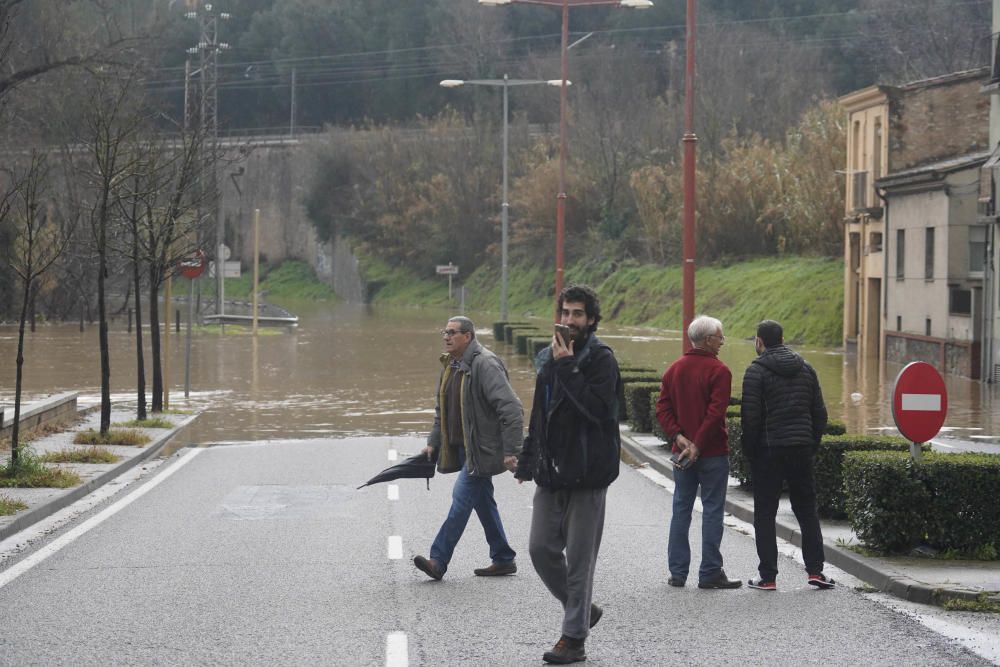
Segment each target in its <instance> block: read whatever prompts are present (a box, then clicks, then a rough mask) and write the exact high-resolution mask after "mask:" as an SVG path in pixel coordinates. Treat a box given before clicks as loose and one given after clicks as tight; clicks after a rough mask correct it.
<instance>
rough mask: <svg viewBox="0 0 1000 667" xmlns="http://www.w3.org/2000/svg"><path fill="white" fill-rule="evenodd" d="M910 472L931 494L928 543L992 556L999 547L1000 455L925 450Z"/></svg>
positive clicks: (967, 553) (926, 516)
mask: <svg viewBox="0 0 1000 667" xmlns="http://www.w3.org/2000/svg"><path fill="white" fill-rule="evenodd" d="M915 470H916V473H917V475H918V477H919V478H920V479H921V480H922V481H923V483H924V485H925V486H926V487H927V489H929V490H930V493H931V507H932V508H933V511H931V512H928V513H926V514H925V515H924V516H925V518H926V526H925V532H926V536H925V539H926V541H927V543H928V544H930V545H931V546H933V547H934V548H936V549H953V550H957V551H958V552H960V553H961V554H963V555H965V556H967V557H969V556H976V557H982V556H983V555H985V554H988V553H990V552H992V553H993V554H996V547H998V546H1000V502H997V500H998V499H1000V456H997V455H996V454H940V453H934V454H927V455H924V456H923V458H922V460H921V461H920V463H919V464H917V465H916V466H915ZM994 557H995V556H994Z"/></svg>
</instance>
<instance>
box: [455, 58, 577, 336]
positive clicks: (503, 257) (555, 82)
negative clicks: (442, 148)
mask: <svg viewBox="0 0 1000 667" xmlns="http://www.w3.org/2000/svg"><path fill="white" fill-rule="evenodd" d="M562 83H563V82H562V81H561V80H559V79H551V80H549V81H544V80H542V79H511V78H510V77H509V76H507V75H506V74H504V75H503V78H502V79H467V80H463V79H445V80H444V81H442V82H441V85H442V86H443V87H445V88H457V87H459V86H466V85H468V86H499V87H500V88H503V201H502V202H501V203H500V319H501V320H503V321H507V283H508V279H507V246H508V239H509V236H510V224H509V222H508V217H507V215H508V214H507V210H508V209H509V208H510V203H509V202H508V201H507V144H508V140H507V136H508V129H507V126H508V123H509V120H510V119H509V113H508V108H509V106H508V101H507V89H508V88H510V87H511V86H535V85H541V84H545V85H549V86H562ZM566 85H570V82H569V81H567V82H566Z"/></svg>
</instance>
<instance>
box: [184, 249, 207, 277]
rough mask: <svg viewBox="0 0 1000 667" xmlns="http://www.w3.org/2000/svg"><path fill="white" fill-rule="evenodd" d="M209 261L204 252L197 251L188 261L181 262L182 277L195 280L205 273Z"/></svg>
mask: <svg viewBox="0 0 1000 667" xmlns="http://www.w3.org/2000/svg"><path fill="white" fill-rule="evenodd" d="M207 259H208V258H207V257H206V256H205V251H204V250H197V251H195V253H194V254H193V255H191V256H190V257H188V258H187V259H184V260H181V262H180V268H181V275H182V276H184V277H185V278H189V279H191V280H194V279H195V278H197V277H198V276H200V275H201V274H202V273H203V272H204V271H205V264H206V263H207Z"/></svg>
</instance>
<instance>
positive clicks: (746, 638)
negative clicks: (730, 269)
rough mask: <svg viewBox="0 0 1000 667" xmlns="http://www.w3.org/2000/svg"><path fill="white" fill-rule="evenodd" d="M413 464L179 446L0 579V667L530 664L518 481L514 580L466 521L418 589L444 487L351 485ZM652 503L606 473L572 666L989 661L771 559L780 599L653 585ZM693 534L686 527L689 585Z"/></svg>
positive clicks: (361, 444)
mask: <svg viewBox="0 0 1000 667" xmlns="http://www.w3.org/2000/svg"><path fill="white" fill-rule="evenodd" d="M420 447H421V442H420V441H419V440H417V439H414V438H355V439H344V440H315V441H287V442H270V443H252V444H247V445H232V446H220V447H213V448H208V449H205V450H200V451H199V453H198V454H197V455H194V456H192V454H191V452H192V451H193V450H185V451H183V452H182V453H181V454H180V455H179V457H175V458H173V459H171V461H169V462H168V463H166V464H164V465H163V466H161V467H160V468H159V470H157V471H156V473H155V474H157V475H158V474H163V473H164V472H165V471H169V470H170V469H171V467H173V466H177V465H178V464H181V467H179V468H178V469H177V470H176V471H175V472H174V474H172V475H171V476H170V477H169V478H168V479H164V480H162V483H160V484H159V485H158V486H156V487H155V488H153V489H151V490H150V491H149V492H148V493H146V495H144V496H142V497H141V498H139V499H137V500H135V502H133V503H131V504H129V505H128V506H127V507H124V508H123V509H121V510H120V511H119V512H118V513H116V514H114V515H113V516H111V517H110V518H109V519H107V520H106V521H104V522H102V523H100V524H98V525H96V526H95V527H93V528H92V529H91V530H89V531H88V532H86V533H84V534H82V535H80V536H79V537H78V538H77V539H75V540H74V541H73V542H71V543H69V544H68V545H67V546H65V547H64V548H62V549H61V550H59V551H58V552H56V553H54V554H53V555H51V556H49V557H47V558H45V559H44V560H40V561H39V562H38V564H37V565H35V566H34V567H33V568H31V569H30V570H28V571H26V572H25V573H24V574H22V575H21V576H19V577H17V578H16V579H14V580H13V581H11V582H9V583H7V584H6V585H2V584H0V627H2V628H4V630H3V632H2V633H0V664H3V665H19V666H20V665H35V664H38V665H53V664H74V665H109V664H132V665H134V664H158V665H182V664H183V665H192V664H226V665H236V664H241V665H242V664H254V665H315V664H326V665H385V664H387V657H386V654H387V638H389V637H390V636H393V637H396V639H393V640H391V641H392V642H399V641H405V653H402V654H396V653H394V651H396V650H398V649H397V648H393V649H390V651H389V652H390V653H391V654H392V655H391V656H390V657H391V658H392V659H393V660H395V659H396V657H397V656H398V655H402V657H403V658H404V661H402V662H399V661H397V662H395V663H394V664H407V663H408V664H409V665H532V664H541V654H542V652H544V651H545V650H547V649H548V648H550V647H551V645H552V644H553V643H554V642H555V640H556V639H558V637H559V628H560V621H561V610H560V609H559V608H558V605H557V603H556V602H555V601H554V600H553V599H552V598H551V597H550V596H549V594H548V592H547V591H546V590H545V589H544V587H543V586H542V584H541V582H540V581H539V580H538V578H537V577H536V576H535V574H534V572H533V570H532V568H531V563H530V560H529V558H528V554H527V533H528V524H529V521H530V512H531V507H530V506H531V496H532V492H533V487H532V485H530V484H526V485H518V484H517V483H516V482H515V481H514V480H513V478H512V477H509V476H503V477H500V478H497V479H496V480H495V481H496V487H497V499H498V503H499V506H500V511H501V516H502V517H503V520H504V523H505V526H506V529H507V533H508V536H509V538H510V541H511V544H512V545H513V547H514V548H515V549H516V550H518V551H519V557H518V564H519V567H520V571H519V572H518V574H517V575H516V576H513V577H504V578H499V579H488V578H478V577H475V576H473V574H472V569H473V568H474V567H480V566H484V565H486V564H488V549H487V546H486V542H485V539H484V538H483V535H482V529H481V528H480V527H479V525H478V522H477V520H476V519H475V517H473V519H472V521H471V522H470V524H469V528H468V529H467V532H466V535H465V537H464V539H463V540H462V542H461V543H460V544H459V547H458V550H457V552H456V554H455V558H454V560H453V561H452V563H451V565H450V569H449V572H448V574H447V575H446V577H445V579H444V580H443V581H442V582H434V581H431V580H429V579H427V578H426V577H425V576H424V575H423V574H422V573H420V572H419V571H417V570H416V569H415V568H414V567H413V566H412V563H411V560H412V556H413V555H415V554H425V555H426V554H427V552H428V551H429V547H430V543H431V541H432V540H433V538H434V535H435V533H436V531H437V528H438V526H439V525H440V522H441V520H442V519H443V518H444V516H445V513H446V512H447V508H448V505H449V502H450V490H451V484H452V481H453V479H454V476H445V477H436V478H434V479H433V480H431V489H430V491H427V490H426V489H425V486H424V483H423V482H422V481H414V480H404V481H402V482H400V483H399V484H398V486H397V488H398V492H399V498H398V500H395V499H390V494H389V488H390V487H389V486H388V485H385V484H382V485H378V486H374V487H370V488H367V489H363V490H360V491H358V490H355V487H356V486H357V485H358V484H360V483H361V482H363V481H364V480H365V479H367V478H368V477H369V476H371V475H372V474H374V473H375V472H377V471H378V470H380V469H382V468H383V467H385V466H387V465H389V464H390V461H389V460H388V456H387V452H388V451H389V450H397V451H398V452H399V454H400V457H401V458H402V457H403V456H405V455H406V454H410V453H414V452H416V451H418V450H419V448H420ZM152 479H154V480H155V479H156V477H152ZM146 483H148V480H147V481H146ZM140 488H141V487H140ZM133 489H134V487H132V488H130V489H128V490H126V492H125V493H128V492H130V491H132V490H133ZM669 504H670V495H669V493H667V492H666V491H665V490H664V489H663V488H661V487H660V486H657V485H656V484H654V483H653V482H651V481H650V480H649V479H647V478H646V477H644V476H642V475H640V474H639V473H638V472H637V471H635V470H633V469H631V468H629V467H628V466H625V465H623V466H622V474H621V476H620V477H619V479H618V481H617V482H615V484H614V485H613V486H612V487H611V490H610V492H609V501H608V517H607V523H606V526H605V532H604V543H603V547H602V550H601V558H600V561H599V563H598V567H597V575H596V594H595V600H596V601H598V602H599V603H600V604H602V605H603V606H604V608H605V614H604V618H603V619H602V621H601V622H600V624H599V625H598V626H597V627H596V628H595V629H594V631H593V633H592V635H591V638H590V639H589V640H588V642H587V652H588V655H589V660H588V663H587V664H590V665H609V666H611V665H615V666H618V665H628V664H642V665H674V664H676V665H682V664H698V665H716V664H719V665H721V664H742V665H765V664H767V665H803V664H817V665H819V664H824V665H826V664H850V665H885V664H908V665H942V664H950V665H980V664H989V663H988V662H987V661H985V660H983V659H982V658H980V657H978V656H976V655H974V654H972V653H970V652H968V651H966V650H965V649H963V648H962V647H960V646H959V645H958V644H957V643H955V642H953V641H951V640H949V639H946V638H945V637H943V636H942V635H939V634H936V633H934V632H931V631H930V630H928V629H927V628H926V627H924V626H923V625H921V624H920V623H918V622H917V621H915V620H913V619H912V618H910V617H908V616H905V615H903V614H900V613H896V612H894V611H892V610H890V609H888V608H887V607H886V606H885V605H882V604H879V603H877V602H876V601H873V600H872V599H871V597H870V596H868V595H865V594H863V593H862V592H860V591H857V590H853V589H851V588H846V587H845V588H842V589H839V590H835V591H825V592H824V591H816V590H813V589H812V588H811V587H809V586H807V585H806V583H805V575H804V573H803V572H802V569H801V565H799V564H797V563H795V562H794V561H793V560H791V559H788V558H784V557H783V559H782V561H781V563H780V568H781V570H782V574H781V575H780V576H779V587H780V590H779V591H778V592H777V593H761V592H759V591H754V590H751V589H747V588H743V589H740V590H736V591H702V590H699V589H697V587H695V586H693V585H691V583H689V585H688V587H686V588H683V589H675V588H670V587H668V586H667V584H666V578H667V573H666V564H665V560H666V556H665V553H666V530H667V523H668V520H669ZM97 511H98V510H94V511H92V512H91V513H90V515H91V516H92V515H94V514H95V513H96V512H97ZM85 518H87V517H86V516H83V517H79V518H78V519H77V520H75V521H74V522H73V525H79V524H80V523H81V522H82V521H83V520H84V519H85ZM699 525H700V515H696V520H695V522H694V525H693V528H692V547H693V551H694V563H693V565H692V570H696V567H697V559H698V544H699V538H698V534H699V533H698V530H699ZM69 528H70V526H67V527H65V528H63V529H62V532H63V533H65V531H66V530H68V529H69ZM58 536H59V534H58V533H57V534H54V535H51V536H49V537H48V538H46V540H45V541H40V542H39V543H38V544H34V545H33V546H32V548H31V549H30V550H29V551H28V552H27V553H25V554H23V557H24V558H31V557H34V558H38V556H37V555H35V556H32V553H35V554H38V553H39V549H41V548H42V547H44V545H45V543H46V541H51V540H52V539H55V538H57V537H58ZM390 537H398V538H399V542H398V544H400V545H401V549H400V550H399V553H398V554H397V553H391V550H392V546H393V545H392V540H390ZM723 554H724V556H725V558H726V570H727V572H728V573H729V574H730V576H731V577H734V578H736V577H738V578H741V579H746V578H747V577H749V576H751V575H752V574H754V571H755V567H756V556H755V553H754V546H753V541H752V539H751V538H750V537H748V536H747V535H744V534H742V533H740V532H737V531H734V530H730V529H727V531H726V535H725V538H724V540H723ZM397 555H398V556H401V557H399V558H394V557H390V556H397ZM5 566H7V567H9V566H10V563H7V564H6V565H5ZM0 574H2V573H0ZM691 581H692V582H693V578H692V580H691ZM398 633H402V634H398ZM404 638H405V639H404ZM392 646H394V647H398V646H399V645H398V644H392Z"/></svg>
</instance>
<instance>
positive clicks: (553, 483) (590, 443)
mask: <svg viewBox="0 0 1000 667" xmlns="http://www.w3.org/2000/svg"><path fill="white" fill-rule="evenodd" d="M535 365H536V368H537V369H538V377H537V378H536V380H535V399H534V403H533V405H532V408H531V423H530V424H529V426H528V437H527V438H525V440H524V448H523V449H522V451H521V456H520V457H519V459H518V464H517V473H516V476H517V478H518V479H522V480H530V479H534V480H535V484H537V485H538V486H543V487H546V488H549V489H575V488H589V489H601V488H604V487H606V486H608V485H609V484H611V482H613V481H614V480H615V478H616V477H618V466H619V456H620V452H621V436H620V434H619V432H618V404H619V401H620V400H621V392H622V387H621V376H620V374H619V372H618V361H617V360H616V359H615V356H614V353H613V352H612V351H611V348H610V347H608V346H607V345H605V344H604V343H602V342H601V341H600V340H599V339H598V338H597V336H594V335H593V334H591V336H590V338H588V339H587V342H586V344H585V345H584V346H583V349H581V350H580V351H579V352H577V353H576V354H575V355H574V356H572V357H565V358H563V359H559V360H553V359H552V349H551V348H545V349H544V350H542V351H541V352H540V353H539V354H538V357H537V358H536V362H535Z"/></svg>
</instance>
